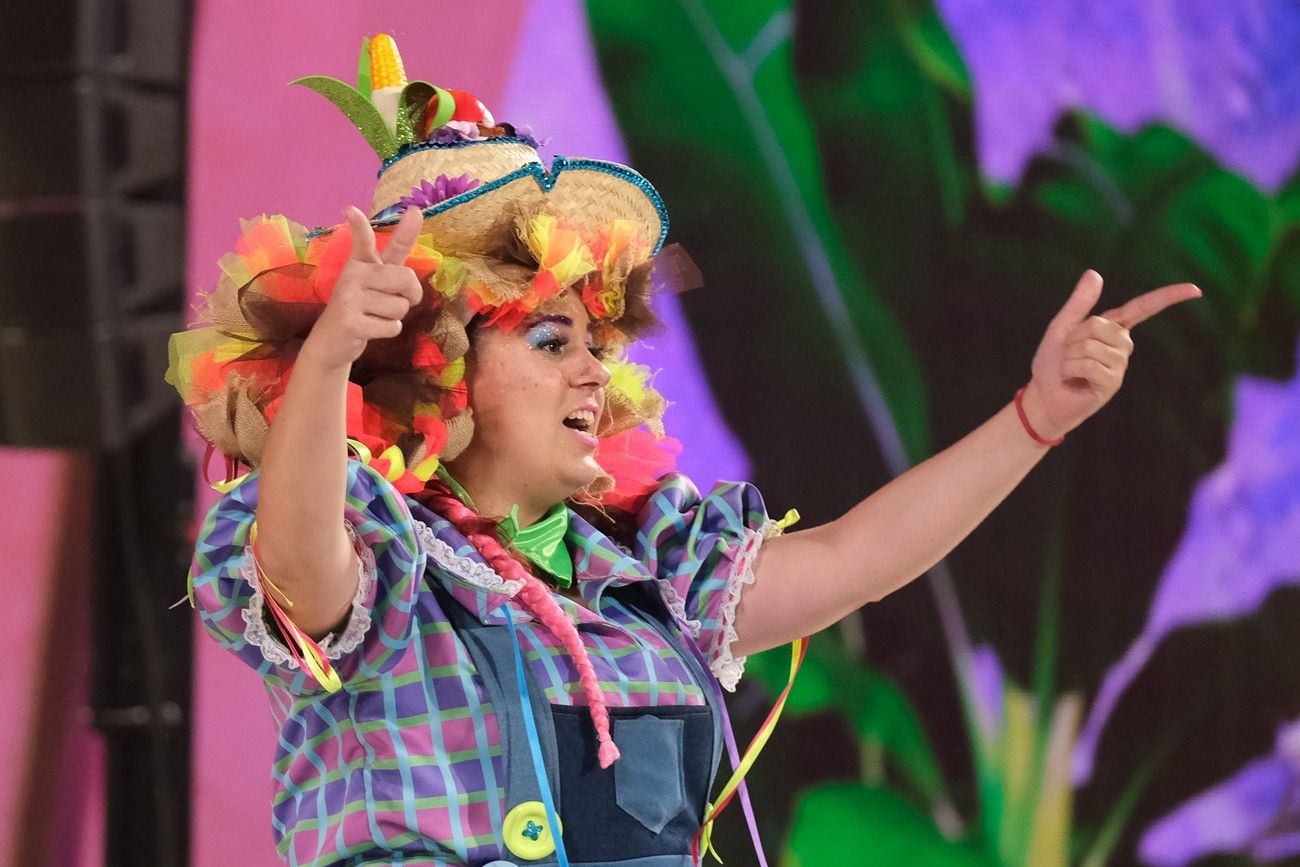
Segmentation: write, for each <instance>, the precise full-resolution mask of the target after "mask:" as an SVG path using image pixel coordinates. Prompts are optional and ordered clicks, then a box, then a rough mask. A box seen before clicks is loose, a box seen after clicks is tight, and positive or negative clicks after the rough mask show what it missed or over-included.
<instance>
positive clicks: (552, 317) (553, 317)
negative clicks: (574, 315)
mask: <svg viewBox="0 0 1300 867" xmlns="http://www.w3.org/2000/svg"><path fill="white" fill-rule="evenodd" d="M543 322H556V323H558V324H560V325H564V326H567V327H569V328H572V327H573V320H572V319H570V318H569V317H567V316H564V315H562V314H560V313H547V314H544V315H542V316H538V317H537V318H536V319H535V320H533V323H532V324H533V325H541V324H542V323H543ZM529 327H530V328H531V327H532V326H529ZM595 327H596V323H595V322H588V323H587V330H588V331H591V330H592V329H594V328H595Z"/></svg>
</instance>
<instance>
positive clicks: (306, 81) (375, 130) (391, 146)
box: [289, 75, 398, 160]
mask: <svg viewBox="0 0 1300 867" xmlns="http://www.w3.org/2000/svg"><path fill="white" fill-rule="evenodd" d="M289 83H290V84H300V85H302V86H303V87H307V88H310V89H312V90H314V91H316V92H317V93H319V94H320V95H321V96H323V97H325V98H326V99H328V100H329V101H330V102H332V103H334V104H335V105H336V106H338V109H339V111H341V112H343V113H344V114H345V115H347V116H348V120H350V121H352V123H353V124H354V125H355V126H356V128H357V129H358V130H359V131H360V132H361V135H363V136H364V137H365V139H366V141H367V142H368V143H369V144H370V147H372V148H374V151H375V153H377V154H379V158H380V159H383V160H386V159H388V158H389V157H391V156H393V155H394V154H396V153H397V149H398V141H397V137H396V136H394V135H393V133H392V131H391V130H389V128H388V124H386V123H384V118H383V116H382V115H380V114H379V109H377V108H375V106H374V103H372V102H371V101H370V97H368V96H366V95H365V94H363V93H361V92H360V91H359V90H357V89H356V88H355V87H353V86H352V85H350V84H348V83H346V82H343V81H339V80H338V79H337V78H331V77H330V76H328V75H308V76H305V77H303V78H299V79H296V80H294V81H291V82H289ZM367 85H368V82H367ZM367 90H369V86H367Z"/></svg>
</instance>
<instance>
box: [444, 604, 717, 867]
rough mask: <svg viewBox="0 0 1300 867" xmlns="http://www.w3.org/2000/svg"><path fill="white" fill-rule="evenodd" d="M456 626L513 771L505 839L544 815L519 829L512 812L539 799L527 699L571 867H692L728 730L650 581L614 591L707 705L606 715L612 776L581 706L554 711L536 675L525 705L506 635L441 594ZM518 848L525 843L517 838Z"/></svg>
mask: <svg viewBox="0 0 1300 867" xmlns="http://www.w3.org/2000/svg"><path fill="white" fill-rule="evenodd" d="M435 592H438V595H439V596H440V598H441V601H442V604H443V610H444V611H445V612H446V614H447V617H448V619H449V620H450V621H451V625H452V627H453V628H454V629H455V631H456V632H457V634H458V635H459V636H460V638H461V640H462V641H463V642H464V644H465V646H466V648H467V649H468V651H469V654H470V657H471V658H472V659H473V661H474V665H475V667H476V668H477V670H478V674H479V677H481V678H482V680H483V683H484V686H485V688H486V691H487V693H488V697H489V699H490V700H491V702H492V709H493V711H494V712H495V713H496V716H497V724H498V726H499V728H500V732H501V748H502V751H503V760H504V764H505V774H506V781H507V782H506V786H505V809H506V815H507V817H508V818H507V822H506V828H505V834H507V835H515V834H522V835H531V836H533V837H536V835H537V834H538V832H539V831H542V830H544V829H543V828H542V825H544V824H547V823H546V822H545V819H544V816H539V818H538V819H537V822H532V821H531V820H529V821H528V822H527V823H525V824H523V826H522V827H518V826H517V825H516V827H511V823H510V821H509V816H510V815H511V812H510V811H511V810H512V809H514V808H515V807H517V806H519V805H527V804H536V803H538V802H540V801H541V800H542V798H541V791H540V789H539V785H538V775H537V773H536V771H535V769H534V766H533V758H532V755H533V754H532V749H531V746H530V744H529V738H528V733H527V730H526V727H525V721H524V716H523V712H522V708H523V702H524V701H525V700H527V701H529V702H530V706H531V707H532V709H533V718H534V721H535V724H536V730H537V734H538V741H539V742H540V746H541V754H542V761H543V763H544V764H545V766H546V779H547V780H549V782H550V788H551V797H552V798H553V800H554V804H555V809H556V811H557V813H558V814H559V817H560V825H561V827H562V828H563V837H562V839H563V843H564V847H565V851H566V854H567V856H568V860H569V863H570V864H572V865H574V867H579V865H581V867H613V865H619V867H691V864H692V860H691V856H690V851H691V840H692V839H693V838H694V836H695V834H696V832H697V831H698V830H699V828H700V822H701V819H702V817H703V815H704V809H705V805H706V802H707V800H708V796H709V791H710V789H711V788H712V786H713V777H714V774H715V773H716V771H717V767H718V762H719V760H720V759H721V755H722V724H721V717H720V715H719V714H718V712H717V709H716V708H715V707H714V706H713V702H714V695H713V690H711V689H710V688H709V678H711V677H712V675H711V674H709V673H708V672H706V671H705V670H704V668H703V666H702V665H701V664H700V661H699V660H698V659H697V658H696V655H695V654H694V653H692V652H690V650H689V649H688V648H684V647H682V644H681V642H682V641H689V640H690V639H689V638H687V637H685V636H682V635H681V634H680V633H679V632H678V630H677V629H676V628H675V626H674V625H671V623H672V621H671V615H669V614H668V611H667V609H666V608H665V607H664V605H663V604H662V602H661V601H660V600H659V598H658V596H657V595H654V594H652V592H651V586H650V584H649V582H639V583H637V584H633V585H630V586H626V587H619V588H611V590H610V591H609V592H611V593H614V594H616V595H617V596H618V598H619V600H620V601H622V602H623V603H624V604H626V605H628V606H629V607H632V608H633V610H635V611H636V612H637V613H638V614H640V615H641V616H642V617H643V619H644V620H645V621H646V622H647V623H649V624H650V625H652V626H654V628H655V629H657V630H658V631H659V633H660V634H661V635H663V637H664V639H665V640H666V641H668V642H669V644H670V645H671V646H673V647H675V648H677V649H678V651H679V653H680V654H681V658H682V660H683V662H684V663H685V664H686V666H687V668H688V669H689V670H690V672H691V675H692V677H694V678H695V680H696V682H697V683H698V684H699V685H700V687H701V688H702V689H703V692H704V695H705V697H706V704H704V705H696V706H668V707H635V708H633V707H628V708H609V716H610V727H611V733H612V735H613V737H614V741H615V743H616V744H617V745H618V749H619V752H620V753H621V758H619V759H618V761H616V762H614V764H613V765H612V766H611V767H610V768H608V769H602V768H601V767H600V766H599V764H598V763H597V761H596V733H595V727H594V726H593V725H592V722H591V716H590V714H589V712H588V709H587V708H586V707H585V706H562V705H551V704H550V703H549V702H548V701H547V698H546V694H545V692H544V691H543V690H542V688H541V687H540V685H539V684H538V683H537V682H536V680H535V678H534V677H533V675H532V672H531V670H529V668H528V666H525V667H524V668H525V676H526V680H527V684H528V696H527V698H526V699H525V697H524V696H523V695H521V693H520V690H519V685H518V676H517V672H516V669H515V664H514V649H513V646H512V644H511V639H510V633H509V627H507V626H497V625H485V624H483V623H481V622H480V621H479V620H478V619H477V618H475V617H474V616H473V615H472V614H470V612H469V611H468V610H466V609H465V608H464V607H463V606H461V605H460V603H458V602H456V601H455V600H454V599H452V598H451V596H450V595H449V594H447V593H446V592H445V591H442V590H441V588H439V589H438V590H437V591H435ZM525 809H527V808H525ZM511 842H512V841H511V840H507V841H506V844H507V850H508V852H514V853H516V855H515V860H506V861H492V862H490V864H489V865H486V867H507V865H519V867H524V865H529V864H536V865H541V867H552V865H556V864H558V863H559V862H558V861H556V860H555V855H554V853H553V852H550V853H548V854H547V855H546V856H545V857H543V858H541V859H538V860H526V859H525V858H523V857H519V856H518V852H519V849H518V848H516V846H512V845H511ZM514 842H515V843H516V845H517V844H518V843H519V841H514Z"/></svg>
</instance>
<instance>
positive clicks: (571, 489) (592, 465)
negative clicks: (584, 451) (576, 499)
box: [564, 458, 604, 499]
mask: <svg viewBox="0 0 1300 867" xmlns="http://www.w3.org/2000/svg"><path fill="white" fill-rule="evenodd" d="M603 472H604V470H603V469H601V466H600V464H598V463H596V460H595V458H588V459H586V460H584V461H583V462H582V463H581V464H580V465H578V466H577V467H575V468H574V469H573V471H572V472H568V473H565V475H564V487H565V490H566V491H568V493H566V494H565V495H564V496H565V498H566V499H567V498H569V497H571V496H573V495H574V494H576V493H577V492H578V491H580V490H582V489H583V488H585V487H587V486H588V485H590V484H591V483H592V482H594V481H596V479H598V478H600V475H601V473H603Z"/></svg>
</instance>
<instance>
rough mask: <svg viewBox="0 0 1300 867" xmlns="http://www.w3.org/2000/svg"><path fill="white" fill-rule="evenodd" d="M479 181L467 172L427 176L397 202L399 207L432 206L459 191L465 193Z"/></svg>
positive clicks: (421, 207) (455, 194) (422, 207)
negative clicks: (459, 174) (454, 175)
mask: <svg viewBox="0 0 1300 867" xmlns="http://www.w3.org/2000/svg"><path fill="white" fill-rule="evenodd" d="M480 183H481V181H479V179H478V178H471V177H470V176H469V174H468V173H466V174H463V175H461V176H459V177H455V178H449V177H447V176H446V175H438V177H436V178H434V179H433V180H432V181H430V180H429V179H428V178H425V179H424V180H422V181H420V185H419V186H418V187H412V188H411V192H410V193H409V194H408V195H405V196H402V198H401V199H399V200H398V202H397V207H399V208H403V209H405V208H420V209H421V210H423V209H425V208H432V207H433V206H434V205H436V204H438V203H439V202H445V201H447V200H448V199H450V198H452V197H453V196H459V195H460V194H461V193H467V192H469V191H470V190H472V189H474V188H475V187H477V186H478V185H479V184H480Z"/></svg>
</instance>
